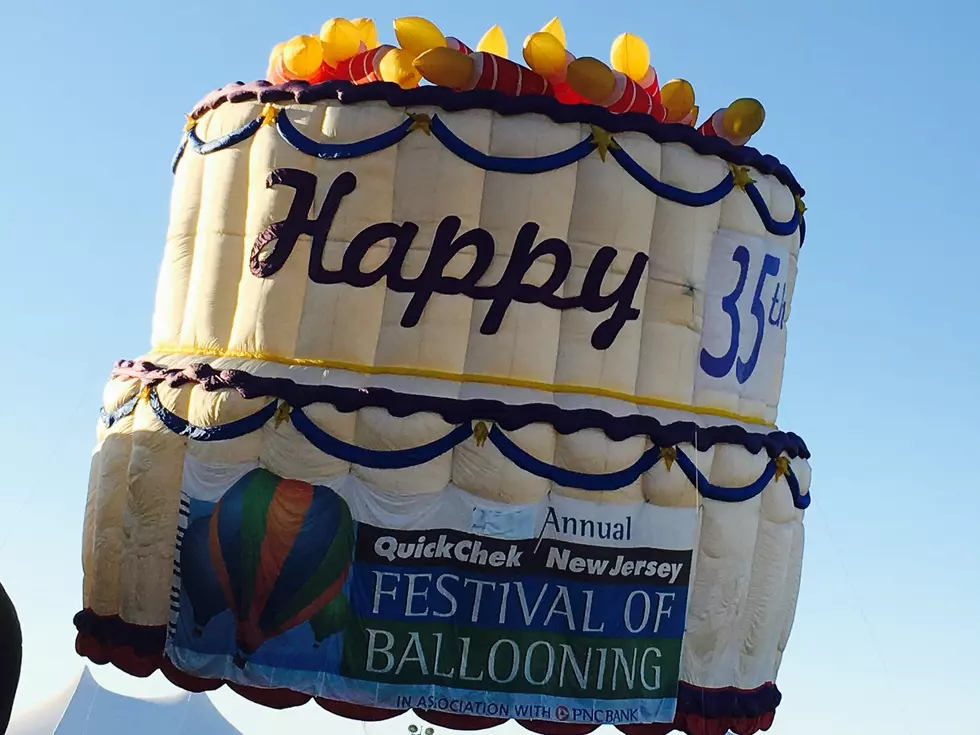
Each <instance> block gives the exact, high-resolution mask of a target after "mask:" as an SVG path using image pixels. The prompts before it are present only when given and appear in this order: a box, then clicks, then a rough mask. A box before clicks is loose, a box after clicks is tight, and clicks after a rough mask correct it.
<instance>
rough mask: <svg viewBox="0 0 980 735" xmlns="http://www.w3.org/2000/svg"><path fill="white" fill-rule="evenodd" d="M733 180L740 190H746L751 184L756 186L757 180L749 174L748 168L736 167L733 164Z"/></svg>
mask: <svg viewBox="0 0 980 735" xmlns="http://www.w3.org/2000/svg"><path fill="white" fill-rule="evenodd" d="M731 168H732V180H733V181H734V182H735V186H737V187H738V188H739V189H744V188H745V187H746V186H748V185H749V184H754V183H755V179H753V178H752V176H751V174H749V169H748V166H736V165H734V164H732V167H731Z"/></svg>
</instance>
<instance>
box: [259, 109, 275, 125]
mask: <svg viewBox="0 0 980 735" xmlns="http://www.w3.org/2000/svg"><path fill="white" fill-rule="evenodd" d="M261 117H262V124H263V125H275V124H276V118H277V117H279V108H278V107H276V106H275V105H273V104H267V105H266V106H265V107H263V108H262V115H261Z"/></svg>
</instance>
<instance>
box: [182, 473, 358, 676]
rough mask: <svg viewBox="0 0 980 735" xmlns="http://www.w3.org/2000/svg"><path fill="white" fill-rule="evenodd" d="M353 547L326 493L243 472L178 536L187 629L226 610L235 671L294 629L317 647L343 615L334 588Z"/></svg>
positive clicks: (350, 530)
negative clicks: (189, 613)
mask: <svg viewBox="0 0 980 735" xmlns="http://www.w3.org/2000/svg"><path fill="white" fill-rule="evenodd" d="M204 523H206V526H205V525H204ZM199 524H200V525H199ZM205 529H206V538H205V533H204V530H205ZM205 543H206V553H201V552H204V549H205ZM185 549H186V550H187V552H185ZM353 549H354V523H353V519H352V518H351V514H350V509H349V508H348V506H347V503H346V502H344V500H343V498H341V497H340V496H339V495H337V494H336V493H335V492H334V491H333V490H331V489H330V488H328V487H323V486H315V485H311V484H309V483H306V482H300V481H298V480H287V479H283V478H281V477H278V476H277V475H275V474H273V473H271V472H269V471H268V470H265V469H261V468H259V469H255V470H252V471H251V472H249V473H248V474H247V475H245V476H244V477H243V478H242V479H240V480H239V481H238V482H236V483H235V484H234V485H233V486H232V487H231V489H229V490H228V492H227V493H226V494H225V495H224V496H223V497H222V498H221V500H220V501H218V504H217V505H216V506H215V508H214V511H213V512H212V514H211V516H210V517H209V518H201V519H198V520H195V521H194V522H193V523H191V524H190V526H189V527H188V530H187V533H186V534H185V536H184V540H183V543H182V544H181V558H182V560H183V559H184V558H187V560H188V562H189V563H187V564H184V563H183V561H182V564H181V582H182V586H183V588H184V590H185V591H186V592H187V595H188V597H189V598H190V601H191V604H192V605H193V608H194V624H195V626H197V629H200V628H203V627H204V626H205V625H207V623H208V621H209V620H210V619H211V618H213V617H214V616H215V615H217V614H218V613H219V612H222V611H224V610H229V609H230V610H231V611H232V613H233V614H234V618H235V644H236V646H237V649H238V654H237V656H236V661H237V662H238V663H239V665H244V663H243V662H244V660H245V658H246V657H247V656H249V655H250V654H252V653H254V652H255V651H256V650H258V648H259V647H260V646H262V645H263V644H264V643H265V642H266V641H268V640H270V639H272V638H275V637H276V636H279V635H282V634H283V633H285V632H286V631H289V630H292V629H293V628H296V627H298V626H299V625H302V624H303V623H309V624H310V626H311V628H312V630H313V634H314V638H315V640H316V644H319V643H320V642H322V641H323V640H324V639H325V638H327V637H328V636H330V635H332V634H334V633H336V632H338V631H339V630H341V629H342V628H343V627H344V624H345V622H346V620H347V617H348V615H349V611H350V606H349V603H348V602H347V599H346V597H345V596H344V593H343V588H344V583H345V582H346V580H347V578H348V576H349V574H350V569H351V564H352V556H353ZM195 550H199V551H197V553H195ZM208 561H210V564H208Z"/></svg>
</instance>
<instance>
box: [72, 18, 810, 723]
mask: <svg viewBox="0 0 980 735" xmlns="http://www.w3.org/2000/svg"><path fill="white" fill-rule="evenodd" d="M394 31H395V32H394V43H393V44H392V45H384V44H381V43H380V42H379V39H378V33H377V30H376V28H375V25H374V23H373V22H372V21H370V20H366V19H356V20H345V19H339V18H338V19H333V20H330V21H328V22H327V23H326V24H325V25H324V26H323V29H322V31H321V33H320V34H319V35H308V36H298V37H296V38H294V39H291V40H290V41H288V42H286V43H284V44H281V45H280V46H278V47H276V49H274V51H273V54H272V57H271V59H270V63H269V69H268V72H267V77H268V79H267V80H265V81H260V82H255V83H251V84H242V83H236V84H233V85H230V86H228V87H225V88H223V89H221V90H218V91H216V92H214V93H213V94H211V95H209V96H208V97H206V98H205V99H204V100H203V101H202V102H200V103H199V104H198V105H197V106H196V107H195V108H194V109H193V111H192V112H191V114H190V115H189V116H188V120H187V125H186V128H185V132H184V135H183V138H182V141H181V144H180V147H179V150H178V152H177V156H176V157H175V159H174V161H173V170H174V177H175V178H174V186H173V197H172V204H171V215H170V225H169V229H168V232H167V238H166V248H165V252H164V257H163V264H162V268H161V272H160V278H159V285H158V291H157V301H156V310H155V315H154V321H153V347H152V350H151V352H149V353H148V354H146V355H143V356H142V357H140V358H139V359H137V360H135V361H123V362H119V363H118V364H117V365H116V367H115V370H114V372H113V375H112V378H111V380H110V382H109V384H108V386H107V388H106V390H105V396H104V408H103V413H102V418H101V422H100V426H99V437H98V446H97V449H96V452H95V456H94V459H93V462H92V472H91V481H90V486H89V495H88V505H87V509H86V517H85V529H84V570H85V581H84V609H83V610H82V612H80V613H79V614H78V615H77V616H76V621H75V622H76V625H77V628H78V638H77V648H78V651H79V652H80V653H81V654H82V655H84V656H87V657H89V658H90V659H92V660H94V661H96V662H100V663H105V662H111V663H113V664H115V665H117V666H119V667H121V668H123V669H124V670H126V671H128V672H130V673H132V674H135V675H140V676H145V675H148V674H150V673H151V672H153V671H156V670H158V669H159V670H162V671H163V672H164V673H165V674H166V675H167V676H168V677H169V678H170V679H171V680H172V681H174V682H175V683H177V684H178V685H180V686H182V687H184V688H187V689H190V690H204V689H213V688H216V687H218V686H221V685H222V684H225V683H227V684H230V685H231V686H233V687H234V688H235V690H236V691H238V692H239V693H241V694H242V695H244V696H246V697H249V698H251V699H253V700H254V701H256V702H260V703H262V704H265V705H269V706H273V707H287V706H293V705H298V704H302V703H304V702H306V701H309V700H310V699H311V698H312V699H315V700H316V701H317V702H318V703H320V704H321V705H322V706H323V707H324V708H326V709H328V710H331V711H333V712H336V713H339V714H342V715H344V716H347V717H352V718H358V719H363V720H367V719H382V718H385V717H391V716H394V715H396V714H398V713H399V712H403V711H405V710H407V709H414V710H415V711H416V712H417V713H419V715H420V716H422V717H424V718H425V719H426V720H428V721H429V722H431V723H434V724H440V725H444V726H447V727H458V728H463V729H474V728H483V727H490V726H493V725H495V724H497V723H500V722H502V721H505V720H508V719H515V720H518V721H520V722H521V723H522V724H523V725H524V726H525V727H527V728H528V729H530V730H534V731H538V732H542V733H550V734H560V733H569V734H571V733H583V732H587V731H588V730H590V729H592V728H593V727H597V726H598V725H600V724H604V723H608V724H614V725H617V726H618V727H620V728H621V729H623V730H624V731H627V732H630V733H644V734H649V735H656V734H657V733H666V732H669V731H671V730H672V729H677V730H680V731H683V732H687V733H692V734H693V733H699V734H701V733H708V734H712V733H719V734H720V733H724V732H725V731H726V730H727V729H728V728H731V729H732V730H734V731H736V732H738V733H753V732H756V731H758V730H764V729H768V727H769V726H770V724H771V723H772V721H773V716H774V712H775V710H776V707H777V705H778V703H779V701H780V697H781V695H780V693H779V691H778V689H777V688H776V684H775V679H776V674H777V670H778V668H779V664H780V660H781V658H782V655H783V650H784V648H785V646H786V644H787V639H788V637H789V633H790V629H791V626H792V622H793V617H794V613H795V606H796V599H797V593H798V589H799V583H800V572H801V565H802V554H803V524H802V521H803V514H804V510H805V508H806V507H807V505H808V504H809V478H810V470H809V465H808V457H809V453H808V451H807V448H806V446H805V444H804V443H803V441H802V440H801V439H800V438H799V437H798V436H796V435H795V434H792V433H787V432H783V431H779V430H778V429H777V428H776V426H775V421H776V412H777V407H778V404H779V396H780V390H781V383H782V374H783V363H784V356H785V346H786V328H787V323H788V320H789V316H790V304H791V301H792V295H793V288H794V283H795V279H796V273H797V259H798V255H799V252H800V247H801V245H802V243H803V235H804V221H803V211H804V208H803V205H802V195H803V190H802V189H801V187H800V186H799V184H798V183H797V182H796V180H795V179H794V177H793V175H792V174H791V173H790V171H789V170H788V169H787V168H786V167H785V166H783V165H782V164H780V163H779V162H778V161H777V160H776V159H775V158H772V157H771V156H765V155H762V154H760V153H759V152H758V151H756V150H754V149H752V148H748V147H746V146H745V143H746V142H747V141H748V140H749V138H751V137H752V135H753V134H755V133H756V132H757V131H758V129H759V128H760V126H761V125H762V123H763V119H764V114H763V110H762V106H761V105H760V104H759V103H758V102H757V101H756V100H754V99H749V98H742V99H738V100H736V101H735V102H733V103H731V104H728V105H725V106H723V107H720V108H719V109H718V110H717V111H716V112H714V113H712V114H711V115H710V116H708V117H707V119H706V120H705V121H704V122H703V123H702V124H701V125H698V117H699V111H698V106H697V105H696V104H695V98H694V91H693V87H692V85H691V84H690V83H689V82H687V81H684V80H671V81H669V82H666V83H665V84H663V85H662V86H661V84H660V82H659V80H658V77H657V73H656V71H655V70H654V68H653V67H652V66H651V64H650V52H649V49H648V48H647V47H646V45H645V44H644V43H643V41H642V40H641V39H640V38H639V37H638V36H636V35H633V34H623V35H622V36H620V37H619V38H617V39H616V40H615V42H614V43H613V46H612V53H611V60H610V61H611V63H610V64H608V65H607V64H606V63H604V62H602V61H599V60H598V59H594V58H588V57H583V58H575V57H574V56H573V55H572V54H571V53H569V52H568V51H567V49H566V46H567V42H566V38H565V33H564V30H563V29H562V27H561V24H560V22H559V21H558V20H557V19H555V20H554V21H552V22H551V23H549V24H548V25H547V26H545V27H544V28H543V29H542V30H541V31H539V32H536V33H532V34H531V35H529V36H528V38H527V39H526V40H525V42H524V44H523V49H522V50H523V54H522V55H523V60H524V62H525V63H518V62H515V61H512V60H509V59H508V58H507V54H508V50H507V42H506V39H505V38H504V36H503V33H502V32H501V31H500V29H499V28H497V27H495V28H493V29H491V30H490V31H489V32H488V33H487V34H486V35H485V36H484V38H483V39H482V40H481V41H480V42H479V43H478V44H477V45H476V46H475V48H471V47H469V46H467V45H466V44H465V43H463V42H462V41H460V40H459V39H457V38H453V37H451V36H446V35H444V34H443V33H442V31H440V30H439V28H438V27H436V26H435V25H434V24H432V23H431V22H429V21H427V20H424V19H421V18H403V19H400V20H398V21H396V22H395V25H394Z"/></svg>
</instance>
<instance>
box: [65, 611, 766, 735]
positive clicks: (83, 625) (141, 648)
mask: <svg viewBox="0 0 980 735" xmlns="http://www.w3.org/2000/svg"><path fill="white" fill-rule="evenodd" d="M74 622H75V627H76V629H77V630H78V635H77V636H76V639H75V650H76V652H77V653H78V654H79V655H80V656H82V657H83V658H87V659H89V660H90V661H92V662H93V663H95V664H99V665H105V664H112V665H113V666H115V667H116V668H118V669H120V670H121V671H124V672H125V673H127V674H129V675H130V676H136V677H140V678H145V677H148V676H150V675H152V674H153V673H155V672H156V671H160V672H161V673H163V675H164V676H165V677H167V679H168V680H169V681H170V682H172V683H173V684H174V685H176V686H178V687H180V688H181V689H183V690H185V691H189V692H207V691H214V690H216V689H220V688H221V687H222V686H224V685H227V686H228V687H229V688H230V689H232V690H233V691H234V692H236V693H237V694H239V695H240V696H242V697H245V698H246V699H248V700H249V701H251V702H254V703H256V704H259V705H262V706H264V707H270V708H273V709H289V708H292V707H299V706H301V705H304V704H306V703H307V702H309V701H310V700H311V699H314V700H315V701H316V703H317V704H318V705H320V706H321V707H322V708H323V709H325V710H327V711H328V712H331V713H332V714H335V715H338V716H340V717H344V718H346V719H351V720H358V721H366V722H378V721H381V720H387V719H390V718H392V717H397V716H398V715H401V714H403V712H404V710H392V709H381V708H378V707H368V706H364V705H358V704H348V703H346V702H338V701H335V700H331V699H324V698H318V697H312V696H310V695H308V694H304V693H302V692H294V691H291V690H288V689H263V688H259V687H248V686H243V685H240V684H235V683H232V682H228V681H224V680H218V679H201V678H198V677H196V676H191V675H188V674H185V673H183V672H182V671H180V670H178V669H177V668H176V667H175V666H174V665H173V663H171V661H170V659H168V658H167V657H166V655H165V654H164V644H165V642H166V627H165V626H153V627H147V626H140V625H134V624H132V623H127V622H125V621H123V620H122V619H120V618H119V617H118V616H113V617H104V616H99V615H96V614H95V613H94V612H92V611H91V610H83V611H81V612H79V613H78V614H77V615H76V616H75V620H74ZM781 698H782V695H781V694H780V693H779V690H778V689H777V688H776V685H775V684H773V683H768V684H764V685H763V686H761V687H759V688H758V689H753V690H748V691H747V690H737V689H703V688H701V687H696V686H693V685H691V684H688V683H686V682H681V692H679V694H678V706H677V714H676V717H675V718H674V722H673V723H671V724H641V725H622V726H618V727H617V729H618V730H620V732H622V733H624V735H667V733H671V732H675V731H676V732H681V733H686V735H726V733H727V732H728V731H729V730H731V731H732V732H734V733H736V735H754V733H757V732H760V731H765V730H768V729H769V728H770V727H771V726H772V723H773V719H774V717H775V710H776V707H777V706H778V704H779V702H780V700H781ZM725 710H727V711H725ZM414 713H415V714H416V715H417V716H418V717H419V718H421V719H422V720H424V721H425V722H428V723H429V724H431V725H434V726H436V727H445V728H448V729H453V730H470V731H476V730H486V729H489V728H491V727H496V726H497V725H500V724H503V723H504V722H505V721H506V720H504V719H500V718H493V717H480V716H475V715H458V714H453V713H448V712H437V711H430V710H414ZM517 722H518V724H520V725H521V726H522V727H524V729H526V730H528V731H530V732H533V733H537V734H538V735H587V733H590V732H592V731H594V730H596V729H597V728H598V727H599V725H590V724H571V723H561V722H546V721H540V720H534V721H524V720H517Z"/></svg>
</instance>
